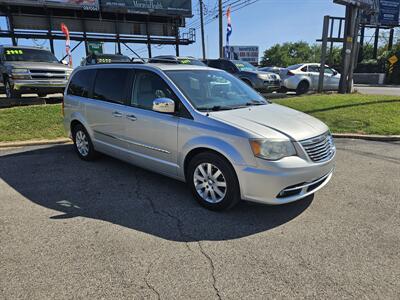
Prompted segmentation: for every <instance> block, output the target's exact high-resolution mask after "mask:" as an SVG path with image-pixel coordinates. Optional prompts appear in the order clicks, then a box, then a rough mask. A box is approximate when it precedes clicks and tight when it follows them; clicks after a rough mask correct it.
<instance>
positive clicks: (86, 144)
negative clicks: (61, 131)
mask: <svg viewBox="0 0 400 300" xmlns="http://www.w3.org/2000/svg"><path fill="white" fill-rule="evenodd" d="M72 139H73V141H74V149H75V152H76V153H77V154H78V156H79V158H80V159H83V160H86V161H91V160H94V159H95V158H96V156H97V153H96V151H95V150H94V147H93V143H92V140H91V139H90V136H89V134H88V132H87V131H86V129H85V127H83V125H81V124H77V125H75V126H74V128H73V129H72Z"/></svg>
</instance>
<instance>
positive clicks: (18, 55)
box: [4, 48, 58, 63]
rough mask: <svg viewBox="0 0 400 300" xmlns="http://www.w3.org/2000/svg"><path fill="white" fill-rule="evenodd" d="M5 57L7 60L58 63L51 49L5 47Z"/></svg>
mask: <svg viewBox="0 0 400 300" xmlns="http://www.w3.org/2000/svg"><path fill="white" fill-rule="evenodd" d="M4 58H5V60H6V61H35V62H49V63H58V60H57V58H56V57H55V56H54V55H53V54H52V53H51V52H50V51H47V50H41V49H23V48H21V49H18V48H5V49H4Z"/></svg>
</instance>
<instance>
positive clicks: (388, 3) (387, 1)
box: [379, 0, 400, 26]
mask: <svg viewBox="0 0 400 300" xmlns="http://www.w3.org/2000/svg"><path fill="white" fill-rule="evenodd" d="M399 17H400V0H380V2H379V24H380V25H383V26H398V25H399Z"/></svg>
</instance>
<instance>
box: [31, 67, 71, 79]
mask: <svg viewBox="0 0 400 300" xmlns="http://www.w3.org/2000/svg"><path fill="white" fill-rule="evenodd" d="M29 72H30V75H31V78H32V79H66V73H65V71H64V70H41V69H31V70H29Z"/></svg>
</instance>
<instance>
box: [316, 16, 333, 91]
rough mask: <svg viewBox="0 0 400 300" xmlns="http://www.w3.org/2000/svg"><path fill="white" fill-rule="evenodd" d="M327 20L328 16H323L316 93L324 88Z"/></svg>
mask: <svg viewBox="0 0 400 300" xmlns="http://www.w3.org/2000/svg"><path fill="white" fill-rule="evenodd" d="M329 20H330V18H329V16H325V17H324V27H323V30H322V47H321V65H320V69H319V70H320V71H319V78H318V93H322V91H323V89H324V79H325V63H326V50H327V48H328V30H329ZM331 36H332V35H331Z"/></svg>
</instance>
